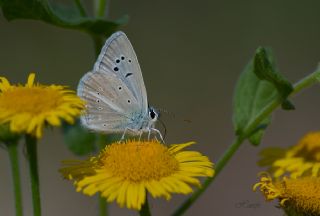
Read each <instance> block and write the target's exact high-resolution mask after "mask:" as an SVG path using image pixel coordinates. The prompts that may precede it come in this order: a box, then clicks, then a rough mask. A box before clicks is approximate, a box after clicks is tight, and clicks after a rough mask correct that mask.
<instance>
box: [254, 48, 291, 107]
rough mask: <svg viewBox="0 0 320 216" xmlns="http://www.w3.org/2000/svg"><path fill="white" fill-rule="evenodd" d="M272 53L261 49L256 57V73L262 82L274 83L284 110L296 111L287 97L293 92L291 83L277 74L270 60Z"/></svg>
mask: <svg viewBox="0 0 320 216" xmlns="http://www.w3.org/2000/svg"><path fill="white" fill-rule="evenodd" d="M270 54H271V53H270V52H269V53H268V51H267V50H266V49H265V48H263V47H259V48H258V49H257V51H256V54H255V57H254V73H255V74H256V75H257V77H258V78H259V79H261V80H266V81H269V82H270V83H272V84H273V85H274V86H275V88H276V89H277V91H278V94H279V97H280V99H281V101H282V102H283V103H282V108H283V109H285V110H292V109H294V106H293V104H292V103H291V102H290V101H288V100H287V97H288V96H289V95H290V94H291V92H292V91H293V86H292V85H291V83H290V82H289V81H288V80H287V79H286V78H285V77H284V76H282V75H281V74H280V73H277V72H276V69H275V67H274V65H272V63H271V61H270V60H269V57H268V55H270Z"/></svg>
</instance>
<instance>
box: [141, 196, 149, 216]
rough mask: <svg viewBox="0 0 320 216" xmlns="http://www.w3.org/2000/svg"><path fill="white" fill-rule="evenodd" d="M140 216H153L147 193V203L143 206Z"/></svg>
mask: <svg viewBox="0 0 320 216" xmlns="http://www.w3.org/2000/svg"><path fill="white" fill-rule="evenodd" d="M139 214H140V216H151V212H150V207H149V202H148V194H147V193H146V201H145V203H144V204H143V205H142V207H141V210H140V211H139Z"/></svg>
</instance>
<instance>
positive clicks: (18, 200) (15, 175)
mask: <svg viewBox="0 0 320 216" xmlns="http://www.w3.org/2000/svg"><path fill="white" fill-rule="evenodd" d="M7 147H8V153H9V158H10V163H11V172H12V179H13V187H14V199H15V208H16V216H22V215H23V211H22V196H21V194H22V193H21V185H20V173H19V157H18V142H17V141H15V142H13V143H8V144H7Z"/></svg>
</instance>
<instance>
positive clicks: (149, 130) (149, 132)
mask: <svg viewBox="0 0 320 216" xmlns="http://www.w3.org/2000/svg"><path fill="white" fill-rule="evenodd" d="M150 134H151V129H150V128H148V141H149V140H150Z"/></svg>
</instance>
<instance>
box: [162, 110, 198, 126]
mask: <svg viewBox="0 0 320 216" xmlns="http://www.w3.org/2000/svg"><path fill="white" fill-rule="evenodd" d="M157 110H159V112H160V113H166V114H168V115H169V116H171V117H172V118H173V119H176V117H177V116H176V114H175V113H173V112H170V111H168V110H166V109H163V108H158V109H157ZM180 120H182V121H184V122H187V123H192V121H191V120H190V119H180Z"/></svg>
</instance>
